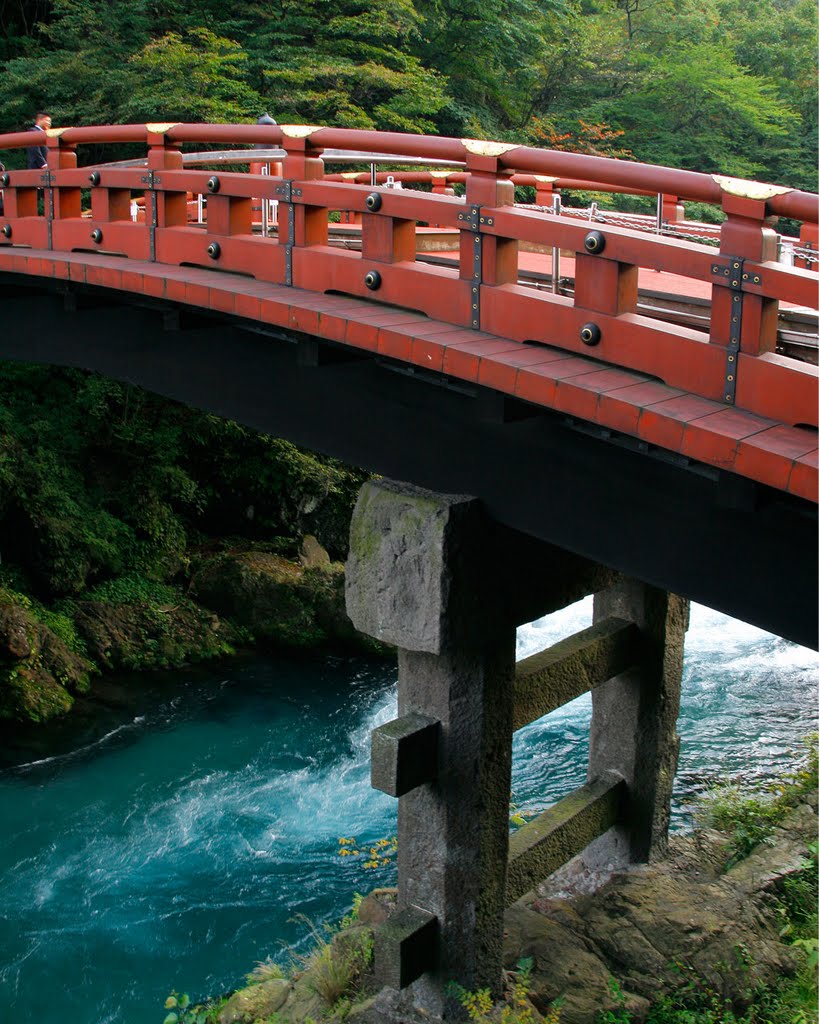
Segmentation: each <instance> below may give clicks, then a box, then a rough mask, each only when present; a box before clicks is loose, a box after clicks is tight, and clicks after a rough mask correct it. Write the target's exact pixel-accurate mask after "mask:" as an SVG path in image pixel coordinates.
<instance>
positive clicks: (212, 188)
mask: <svg viewBox="0 0 819 1024" xmlns="http://www.w3.org/2000/svg"><path fill="white" fill-rule="evenodd" d="M221 187H222V183H221V182H220V181H219V179H218V178H217V177H216V175H215V174H214V175H213V177H212V178H208V192H218V191H219V189H220V188H221Z"/></svg>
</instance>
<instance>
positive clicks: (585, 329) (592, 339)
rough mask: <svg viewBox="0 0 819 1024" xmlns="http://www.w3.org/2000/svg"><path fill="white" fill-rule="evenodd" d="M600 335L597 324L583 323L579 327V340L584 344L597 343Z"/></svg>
mask: <svg viewBox="0 0 819 1024" xmlns="http://www.w3.org/2000/svg"><path fill="white" fill-rule="evenodd" d="M601 336H602V335H601V331H600V328H599V327H598V326H597V324H591V323H589V324H583V326H582V327H581V328H580V340H581V341H582V342H583V344H584V345H590V346H591V345H598V344H599V343H600V338H601Z"/></svg>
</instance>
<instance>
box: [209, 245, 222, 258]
mask: <svg viewBox="0 0 819 1024" xmlns="http://www.w3.org/2000/svg"><path fill="white" fill-rule="evenodd" d="M207 252H208V256H210V258H211V259H212V260H218V259H219V257H220V256H221V255H222V246H221V245H219V243H218V242H211V243H210V245H209V246H208V249H207Z"/></svg>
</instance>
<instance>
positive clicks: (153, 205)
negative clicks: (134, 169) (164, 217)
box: [139, 171, 162, 263]
mask: <svg viewBox="0 0 819 1024" xmlns="http://www.w3.org/2000/svg"><path fill="white" fill-rule="evenodd" d="M139 180H140V181H141V182H142V183H143V184H145V185H147V186H148V203H149V205H150V211H149V212H150V218H151V219H150V222H149V224H148V244H149V247H150V257H149V258H150V260H151V262H152V263H156V229H157V227H158V225H159V200H158V198H157V194H156V187H157V185H160V184H162V180H161V178H160V177H159V175H158V174H157V173H156V171H148V173H147V174H145V175H143V176H142V177H141V178H140V179H139Z"/></svg>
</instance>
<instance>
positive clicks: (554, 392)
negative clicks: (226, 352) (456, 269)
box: [0, 248, 819, 501]
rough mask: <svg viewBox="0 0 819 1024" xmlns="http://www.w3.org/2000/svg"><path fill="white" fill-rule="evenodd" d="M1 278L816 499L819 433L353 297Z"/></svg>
mask: <svg viewBox="0 0 819 1024" xmlns="http://www.w3.org/2000/svg"><path fill="white" fill-rule="evenodd" d="M0 272H12V273H17V274H22V275H26V276H27V277H28V278H29V279H31V278H33V277H45V278H52V279H57V280H63V281H69V282H75V283H79V284H82V285H91V286H98V287H102V288H106V289H112V290H115V291H118V292H126V293H132V294H134V296H135V297H137V298H138V300H139V299H141V300H142V301H144V299H145V297H146V296H147V297H154V298H157V299H164V300H167V301H170V302H173V303H181V304H184V305H188V306H192V307H196V308H199V309H203V310H208V311H212V312H214V313H217V314H227V315H230V316H233V317H240V318H243V319H244V320H249V321H255V322H258V323H260V324H264V325H268V326H270V327H272V328H283V329H286V330H289V331H297V332H301V333H303V334H305V335H309V336H312V337H315V338H319V339H323V340H325V341H327V342H333V343H338V344H341V345H344V346H348V347H350V348H352V349H358V350H361V351H362V352H368V353H372V354H377V355H378V356H380V357H383V358H387V359H392V360H397V361H399V362H400V363H404V364H407V365H409V366H412V367H414V368H417V370H420V371H426V372H428V373H431V374H438V375H443V376H445V377H447V378H451V379H455V380H460V381H464V382H468V383H471V384H477V385H480V386H483V387H486V388H489V389H491V390H494V391H496V392H500V393H502V394H504V395H507V396H511V397H513V398H515V399H519V400H521V401H522V402H526V403H531V404H533V405H535V406H542V407H546V408H549V409H552V410H556V411H559V412H561V413H564V414H566V415H567V416H570V417H574V418H576V419H578V420H582V421H586V422H588V423H590V424H595V425H596V426H598V427H601V428H604V429H606V430H610V431H612V432H616V433H620V434H624V435H628V436H630V437H633V438H638V439H639V440H640V441H641V442H644V443H645V444H647V445H652V446H656V447H658V448H661V449H664V450H666V451H668V452H672V453H674V454H676V455H678V456H681V457H683V458H687V459H690V460H693V461H696V462H700V463H704V464H706V465H710V466H714V467H717V468H719V469H724V470H728V471H731V472H735V473H738V474H740V475H742V476H744V477H746V478H748V479H751V480H755V481H757V482H759V483H761V484H765V485H768V486H770V487H774V488H777V489H778V490H781V491H785V492H788V493H791V494H793V495H795V496H798V497H801V498H805V499H808V500H810V501H815V500H816V494H817V487H818V485H819V448H817V433H816V431H815V430H813V429H810V428H802V427H799V426H788V425H785V424H782V423H779V422H777V421H775V420H772V419H768V418H765V417H762V416H758V415H755V414H752V413H750V412H747V411H744V410H742V409H740V408H726V407H725V406H724V405H722V404H720V403H718V402H714V401H712V400H709V399H706V398H703V397H701V396H699V395H695V394H691V393H688V392H686V391H683V390H680V389H676V388H672V387H668V386H667V385H665V384H663V383H661V382H659V381H657V380H656V379H653V378H651V377H649V376H646V375H643V374H640V373H637V372H634V371H633V370H625V369H620V368H617V367H613V366H612V365H611V364H608V363H604V362H600V361H597V360H595V359H592V358H589V357H588V356H585V355H583V356H580V355H576V354H573V353H571V352H567V351H566V350H565V349H560V348H552V347H550V346H548V345H544V344H540V343H521V342H518V341H514V340H511V339H508V338H504V337H499V336H498V335H495V334H488V333H486V332H483V331H475V330H470V329H467V328H459V327H457V326H453V325H452V324H451V323H444V322H440V321H436V320H433V319H430V318H429V317H427V316H424V315H423V314H420V313H417V312H412V311H408V310H403V309H397V308H389V307H386V308H385V306H384V305H383V304H376V303H374V302H368V301H366V300H364V299H359V298H353V297H348V296H340V295H332V294H317V293H315V292H310V291H305V290H302V289H299V288H294V287H286V286H280V285H275V284H270V283H266V282H262V281H257V280H253V279H251V278H247V277H244V276H242V275H238V274H232V273H223V272H221V273H215V272H214V271H211V270H205V269H199V268H195V267H188V266H184V267H174V266H167V265H164V266H162V265H157V264H156V263H150V262H147V261H145V262H143V261H138V260H134V259H129V260H128V261H127V265H126V263H125V261H124V260H123V259H121V258H118V257H114V256H105V255H101V254H89V253H71V254H59V253H54V252H50V251H47V250H36V249H23V250H21V249H15V250H12V249H3V248H0Z"/></svg>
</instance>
